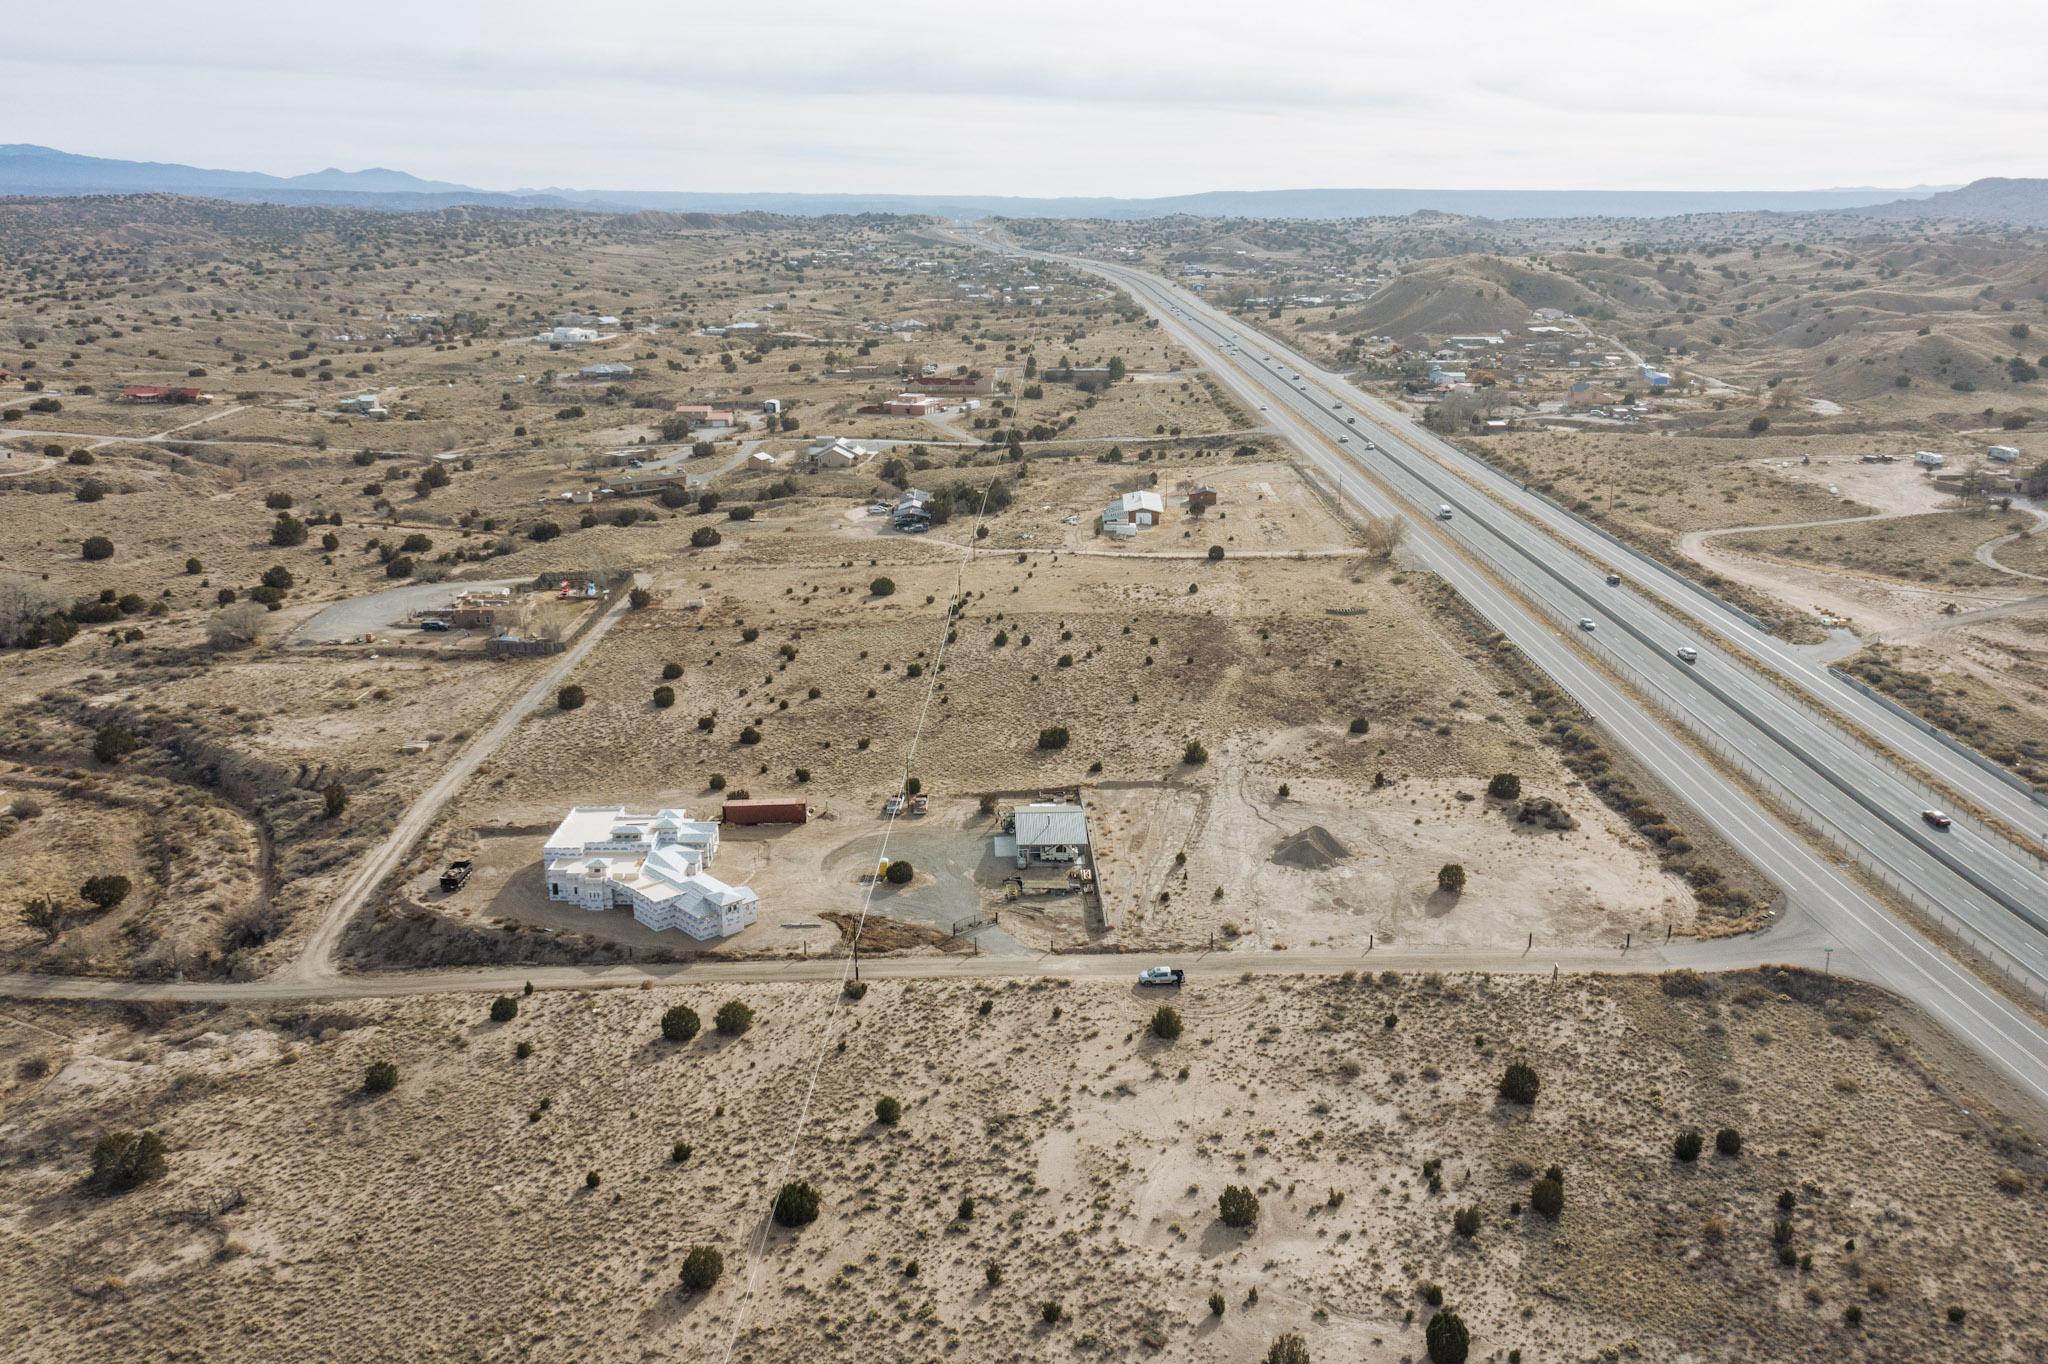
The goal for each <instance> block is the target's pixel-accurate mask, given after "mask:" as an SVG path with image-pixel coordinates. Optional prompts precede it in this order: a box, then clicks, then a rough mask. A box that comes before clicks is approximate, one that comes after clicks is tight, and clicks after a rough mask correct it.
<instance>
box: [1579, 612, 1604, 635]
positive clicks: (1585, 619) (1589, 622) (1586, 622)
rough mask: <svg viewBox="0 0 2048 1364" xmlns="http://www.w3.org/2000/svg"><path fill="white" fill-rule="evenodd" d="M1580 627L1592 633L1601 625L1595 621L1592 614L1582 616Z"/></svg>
mask: <svg viewBox="0 0 2048 1364" xmlns="http://www.w3.org/2000/svg"><path fill="white" fill-rule="evenodd" d="M1579 628H1580V629H1581V630H1584V631H1586V632H1587V633H1588V634H1591V633H1592V632H1593V631H1594V630H1596V629H1598V628H1599V626H1598V625H1596V624H1595V623H1594V621H1593V618H1592V617H1591V616H1580V617H1579Z"/></svg>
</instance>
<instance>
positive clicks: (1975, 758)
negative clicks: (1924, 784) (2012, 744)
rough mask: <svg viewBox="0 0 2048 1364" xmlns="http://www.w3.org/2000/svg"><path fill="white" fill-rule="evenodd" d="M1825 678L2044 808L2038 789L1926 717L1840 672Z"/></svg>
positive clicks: (2046, 802) (2045, 801)
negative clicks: (1909, 726)
mask: <svg viewBox="0 0 2048 1364" xmlns="http://www.w3.org/2000/svg"><path fill="white" fill-rule="evenodd" d="M1828 675H1829V676H1830V677H1833V678H1834V679H1836V680H1837V681H1839V682H1846V683H1848V684H1849V686H1851V687H1852V688H1854V689H1855V690H1857V691H1859V692H1861V693H1862V694H1863V695H1865V696H1867V697H1869V698H1870V699H1871V700H1873V701H1875V702H1877V703H1878V704H1879V705H1880V706H1883V707H1884V708H1885V709H1886V710H1888V711H1890V712H1891V713H1892V714H1894V715H1896V716H1898V717H1899V718H1900V719H1901V720H1904V721H1905V722H1906V723H1907V724H1909V725H1911V726H1912V727H1913V728H1915V729H1917V730H1919V731H1920V732H1921V733H1922V734H1925V735H1926V736H1927V737H1928V738H1930V739H1936V740H1939V741H1940V743H1941V744H1942V745H1943V746H1944V747H1945V748H1947V749H1948V750H1949V751H1950V752H1952V753H1954V754H1955V755H1956V756H1957V757H1959V758H1967V759H1969V760H1970V761H1971V762H1973V763H1975V764H1976V765H1977V766H1978V767H1981V768H1983V769H1984V770H1985V771H1986V772H1989V773H1990V774H1991V775H1992V776H1994V777H1996V778H1998V779H1999V780H2000V781H2002V782H2004V783H2005V784H2006V785H2007V786H2010V787H2012V788H2013V789H2014V790H2015V791H2020V792H2024V793H2025V794H2026V797H2027V799H2029V800H2031V801H2033V802H2034V804H2036V805H2042V806H2048V795H2044V794H2042V792H2041V789H2040V788H2039V787H2037V786H2035V785H2034V784H2033V783H2032V782H2030V781H2028V780H2027V779H2026V778H2025V777H2022V776H2020V775H2019V774H2018V773H2017V772H2012V771H2008V770H2007V769H2006V768H2004V767H2001V766H2000V765H1999V764H1998V763H1996V762H1994V761H1992V760H1991V759H1990V758H1988V757H1986V756H1985V755H1984V754H1982V753H1979V752H1978V751H1977V750H1976V749H1974V748H1972V747H1971V746H1970V745H1968V744H1966V743H1964V742H1963V741H1962V740H1960V739H1958V738H1956V737H1955V736H1954V735H1953V734H1950V733H1949V732H1948V731H1947V730H1945V729H1943V728H1942V727H1941V726H1939V725H1937V724H1935V723H1934V722H1933V721H1931V720H1929V719H1928V718H1927V717H1926V716H1924V715H1921V714H1920V713H1919V712H1918V711H1915V710H1912V709H1911V708H1909V707H1907V706H1904V705H1901V704H1900V703H1899V702H1897V701H1895V700H1893V699H1892V698H1891V697H1889V696H1886V695H1885V694H1884V693H1883V692H1881V691H1879V690H1878V689H1877V688H1875V687H1873V686H1871V685H1870V684H1869V683H1868V682H1865V681H1864V680H1863V679H1862V678H1860V677H1858V676H1856V675H1855V674H1854V673H1848V672H1843V671H1842V670H1841V669H1840V668H1829V669H1828Z"/></svg>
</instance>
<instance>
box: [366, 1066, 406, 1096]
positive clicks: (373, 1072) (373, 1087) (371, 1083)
mask: <svg viewBox="0 0 2048 1364" xmlns="http://www.w3.org/2000/svg"><path fill="white" fill-rule="evenodd" d="M397 1084H398V1067H397V1066H395V1065H393V1064H391V1062H389V1061H372V1062H370V1064H369V1066H368V1067H367V1068H366V1069H365V1070H364V1071H363V1092H364V1093H365V1094H389V1093H390V1092H391V1090H392V1089H393V1088H394V1087H395V1086H396V1085H397Z"/></svg>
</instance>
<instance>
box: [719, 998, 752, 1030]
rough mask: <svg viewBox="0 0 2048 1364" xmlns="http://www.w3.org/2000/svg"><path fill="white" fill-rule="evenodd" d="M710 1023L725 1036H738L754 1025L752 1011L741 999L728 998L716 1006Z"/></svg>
mask: <svg viewBox="0 0 2048 1364" xmlns="http://www.w3.org/2000/svg"><path fill="white" fill-rule="evenodd" d="M711 1025H712V1026H713V1027H715V1028H717V1029H718V1031H719V1032H720V1033H721V1034H722V1035H724V1036H726V1037H738V1036H740V1035H742V1034H743V1033H745V1032H746V1030H747V1029H749V1028H751V1027H753V1026H754V1011H753V1010H752V1009H750V1008H748V1007H747V1006H746V1003H745V1002H744V1001H742V1000H737V999H728V1000H727V1001H726V1002H725V1003H723V1004H721V1005H719V1006H718V1013H717V1014H716V1015H715V1016H714V1017H713V1018H712V1020H711Z"/></svg>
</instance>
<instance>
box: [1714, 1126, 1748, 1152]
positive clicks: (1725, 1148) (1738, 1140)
mask: <svg viewBox="0 0 2048 1364" xmlns="http://www.w3.org/2000/svg"><path fill="white" fill-rule="evenodd" d="M1714 1151H1715V1154H1717V1155H1723V1156H1739V1155H1741V1154H1742V1133H1740V1132H1738V1131H1736V1130H1735V1129H1734V1128H1732V1127H1724V1128H1722V1129H1721V1130H1720V1131H1718V1132H1716V1133H1714Z"/></svg>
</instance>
